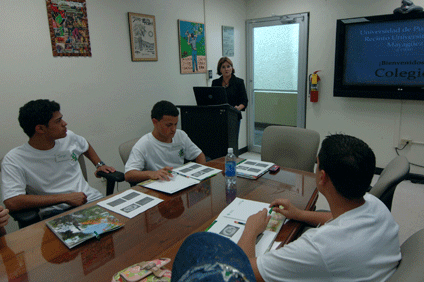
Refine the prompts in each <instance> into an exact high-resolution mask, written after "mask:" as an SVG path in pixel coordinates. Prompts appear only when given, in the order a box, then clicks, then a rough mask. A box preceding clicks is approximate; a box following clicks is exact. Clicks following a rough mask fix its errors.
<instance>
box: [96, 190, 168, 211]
mask: <svg viewBox="0 0 424 282" xmlns="http://www.w3.org/2000/svg"><path fill="white" fill-rule="evenodd" d="M162 201H163V200H162V199H159V198H156V197H153V196H150V195H147V194H144V193H142V192H139V191H136V190H134V189H128V190H126V191H124V192H122V193H120V194H118V195H116V196H114V197H111V198H108V199H106V200H104V201H101V202H98V203H97V204H98V205H99V206H101V207H104V208H105V209H108V210H110V211H113V212H116V213H119V214H121V215H123V216H126V217H128V218H133V217H134V216H136V215H138V214H140V213H142V212H145V211H146V210H148V209H150V208H152V207H154V206H156V205H157V204H159V203H160V202H162Z"/></svg>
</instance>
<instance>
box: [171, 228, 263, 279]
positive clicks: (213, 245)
mask: <svg viewBox="0 0 424 282" xmlns="http://www.w3.org/2000/svg"><path fill="white" fill-rule="evenodd" d="M194 281H199V282H200V281H202V282H208V281H213V282H220V281H226V282H242V281H244V282H247V281H249V282H254V281H256V279H255V275H254V273H253V270H252V267H251V266H250V262H249V259H248V258H247V256H246V254H245V253H244V252H243V250H242V249H241V248H240V247H239V246H237V245H236V244H235V243H234V242H233V241H231V240H230V239H228V238H226V237H224V236H221V235H218V234H215V233H211V232H199V233H194V234H192V235H190V236H188V237H187V238H186V239H185V240H184V242H183V244H182V245H181V247H180V249H179V250H178V252H177V255H176V256H175V260H174V263H173V265H172V276H171V282H194Z"/></svg>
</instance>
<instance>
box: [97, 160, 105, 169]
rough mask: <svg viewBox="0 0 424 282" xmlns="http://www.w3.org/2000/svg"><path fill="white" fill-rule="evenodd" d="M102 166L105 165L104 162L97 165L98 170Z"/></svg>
mask: <svg viewBox="0 0 424 282" xmlns="http://www.w3.org/2000/svg"><path fill="white" fill-rule="evenodd" d="M102 165H105V163H104V162H102V161H100V162H98V163H97V164H96V169H98V168H99V167H101V166H102Z"/></svg>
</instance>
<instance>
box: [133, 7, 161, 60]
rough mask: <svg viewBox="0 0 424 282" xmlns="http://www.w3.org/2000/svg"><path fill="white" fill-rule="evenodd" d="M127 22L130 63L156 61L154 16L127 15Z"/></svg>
mask: <svg viewBox="0 0 424 282" xmlns="http://www.w3.org/2000/svg"><path fill="white" fill-rule="evenodd" d="M128 22H129V25H130V39H131V59H132V61H133V62H135V61H157V60H158V50H157V43H156V42H157V41H156V21H155V16H151V15H143V14H135V13H128Z"/></svg>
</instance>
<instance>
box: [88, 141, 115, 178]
mask: <svg viewBox="0 0 424 282" xmlns="http://www.w3.org/2000/svg"><path fill="white" fill-rule="evenodd" d="M84 156H86V157H87V158H88V159H89V160H90V161H91V162H92V163H93V165H94V166H96V165H97V164H98V163H99V162H101V159H100V157H99V156H98V155H97V153H96V151H94V148H93V147H92V146H91V145H90V143H88V150H87V151H85V152H84ZM98 171H103V172H106V173H109V172H115V171H116V170H115V168H113V167H111V166H107V165H102V166H100V167H98V168H97V169H96V172H95V173H94V175H95V176H96V177H97V178H99V177H100V176H98V175H97V172H98Z"/></svg>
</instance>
